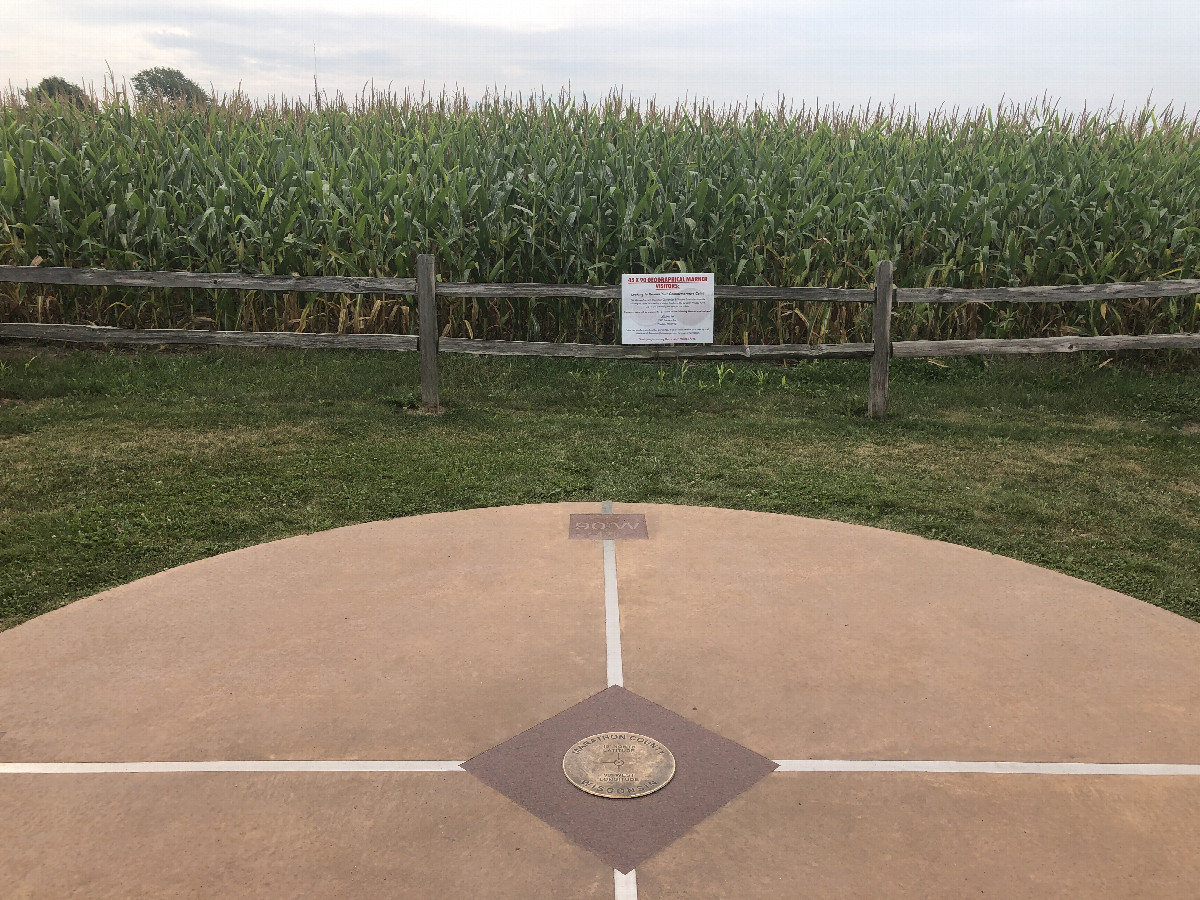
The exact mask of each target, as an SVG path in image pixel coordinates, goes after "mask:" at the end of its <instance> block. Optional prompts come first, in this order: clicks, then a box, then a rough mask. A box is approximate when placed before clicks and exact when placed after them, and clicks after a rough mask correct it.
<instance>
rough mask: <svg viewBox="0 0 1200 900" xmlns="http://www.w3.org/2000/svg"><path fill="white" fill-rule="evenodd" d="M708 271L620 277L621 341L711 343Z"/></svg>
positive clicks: (711, 304)
mask: <svg viewBox="0 0 1200 900" xmlns="http://www.w3.org/2000/svg"><path fill="white" fill-rule="evenodd" d="M715 286H716V279H715V278H714V277H713V275H712V274H711V273H706V274H699V275H697V274H687V273H684V274H682V275H622V276H621V343H622V344H711V343H712V342H713V308H714V306H715V305H716V304H715V302H714V299H713V288H714V287H715Z"/></svg>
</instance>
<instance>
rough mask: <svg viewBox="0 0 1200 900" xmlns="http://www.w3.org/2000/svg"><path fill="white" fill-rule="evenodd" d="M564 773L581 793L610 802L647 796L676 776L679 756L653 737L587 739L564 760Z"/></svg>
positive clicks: (627, 734) (612, 734) (620, 734)
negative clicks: (676, 758) (676, 760)
mask: <svg viewBox="0 0 1200 900" xmlns="http://www.w3.org/2000/svg"><path fill="white" fill-rule="evenodd" d="M563 774H564V775H566V776H567V780H568V781H570V782H571V784H573V785H575V787H577V788H579V789H580V790H581V791H586V792H587V793H589V794H595V795H596V796H597V797H605V798H607V799H609V800H629V799H631V798H633V797H645V796H646V795H647V794H653V793H654V792H655V791H657V790H660V789H661V788H662V787H663V785H665V784H666V783H667V782H668V781H670V780H671V778H672V777H673V776H674V775H675V757H674V755H672V753H671V751H670V750H668V749H667V748H666V747H664V746H663V745H662V744H661V743H660V742H658V741H656V740H654V739H653V738H649V737H646V735H644V734H634V733H633V732H631V731H606V732H604V733H603V734H593V735H592V736H591V737H585V738H584V739H583V740H582V741H579V742H578V743H576V744H575V745H573V746H572V747H571V749H570V750H568V751H567V753H566V755H565V756H564V757H563Z"/></svg>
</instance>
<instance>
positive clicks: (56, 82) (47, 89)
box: [23, 75, 96, 109]
mask: <svg viewBox="0 0 1200 900" xmlns="http://www.w3.org/2000/svg"><path fill="white" fill-rule="evenodd" d="M23 93H24V95H25V102H26V103H42V102H45V101H47V100H54V101H56V102H58V103H69V104H70V105H71V106H77V107H79V108H80V109H94V108H95V106H96V104H95V102H93V100H92V98H91V97H89V96H88V95H87V92H86V91H84V89H83V88H81V87H80V86H79V85H77V84H71V82H69V81H67V79H65V78H60V77H59V76H57V75H51V76H49V77H48V78H43V79H42V80H41V81H39V82H38V84H37V86H36V87H31V88H29V89H28V90H27V91H24V92H23Z"/></svg>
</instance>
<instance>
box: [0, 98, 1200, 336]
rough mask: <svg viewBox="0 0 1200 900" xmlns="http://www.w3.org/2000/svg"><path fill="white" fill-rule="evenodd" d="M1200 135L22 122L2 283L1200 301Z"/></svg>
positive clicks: (332, 301)
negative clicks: (528, 286) (670, 286)
mask: <svg viewBox="0 0 1200 900" xmlns="http://www.w3.org/2000/svg"><path fill="white" fill-rule="evenodd" d="M1198 134H1200V132H1198V127H1197V120H1196V119H1194V118H1193V119H1191V120H1187V119H1184V118H1181V117H1179V116H1177V115H1175V114H1173V113H1172V112H1171V111H1170V110H1169V109H1168V110H1166V111H1163V112H1161V113H1156V112H1155V111H1154V110H1152V109H1144V110H1141V111H1138V112H1135V113H1133V114H1124V113H1120V112H1118V113H1114V112H1113V111H1112V110H1107V111H1105V112H1104V113H1102V114H1090V113H1089V114H1082V115H1071V114H1065V113H1060V112H1059V111H1058V110H1057V109H1056V108H1055V107H1053V106H1052V105H1048V104H1045V103H1041V104H1030V105H1028V106H1024V107H1015V106H1010V107H1006V108H1003V109H1000V110H997V111H988V110H982V111H976V112H969V113H965V114H964V113H951V114H945V113H938V114H935V115H932V116H928V117H917V116H915V115H913V114H911V113H904V112H896V111H895V110H884V109H882V108H880V109H875V110H859V111H851V112H845V111H838V110H832V109H822V110H815V109H811V108H806V107H799V108H792V107H786V106H780V107H778V108H764V107H752V108H749V109H746V108H741V107H734V108H722V109H718V108H715V107H712V106H710V105H705V104H702V103H698V102H697V103H692V104H690V105H686V106H685V105H683V104H680V105H676V106H673V107H670V108H667V109H664V108H661V107H659V106H656V105H654V104H653V103H651V104H638V103H636V102H631V101H630V100H628V99H627V98H625V97H623V96H621V95H619V94H613V95H611V96H609V97H607V98H605V99H604V100H602V101H601V102H599V103H590V102H587V101H585V100H577V99H573V98H572V97H570V96H566V95H561V96H559V97H555V98H547V97H534V98H521V97H514V96H496V95H492V96H487V97H485V98H484V99H482V100H481V101H479V102H477V103H469V102H467V101H466V100H465V99H464V98H463V97H461V96H459V97H454V96H440V97H424V96H421V97H416V96H412V95H404V96H396V95H384V94H375V95H371V96H365V95H364V96H362V97H359V98H357V99H355V100H353V101H352V102H347V101H344V100H339V101H337V102H333V103H321V104H312V103H309V104H305V103H297V102H285V101H276V102H266V103H251V102H249V101H247V100H246V99H245V98H244V97H240V96H232V97H227V98H225V99H224V100H222V101H220V102H214V103H212V104H210V105H207V106H201V105H196V106H171V105H162V104H149V105H145V106H141V107H139V106H136V105H134V104H132V103H131V102H130V101H129V100H128V99H127V98H126V97H125V95H123V94H121V93H120V92H110V93H109V94H108V95H106V96H105V97H104V98H102V100H101V102H97V103H96V104H95V105H94V106H91V107H88V106H77V105H69V104H63V103H58V102H56V101H54V100H53V99H41V100H37V101H36V102H27V101H26V100H24V99H23V98H21V97H19V96H17V95H15V94H10V95H8V96H7V97H5V98H3V103H2V105H0V166H2V168H3V181H2V182H0V263H4V264H17V265H25V264H29V263H30V262H31V261H32V260H34V259H35V258H40V260H41V261H43V264H44V265H58V266H97V267H105V268H117V269H145V270H192V271H214V272H266V273H296V274H336V275H357V276H383V275H386V276H410V275H412V274H413V272H414V258H415V256H416V254H418V253H424V252H429V253H435V254H436V255H437V260H438V267H439V275H440V277H441V278H443V279H444V280H448V281H464V280H466V281H503V282H519V281H545V282H562V283H591V284H613V283H615V282H616V281H617V280H618V277H619V275H620V274H621V273H622V272H645V271H666V270H675V271H711V272H715V273H716V275H717V278H718V280H719V281H721V282H725V283H733V284H763V285H768V284H769V285H788V286H792V285H797V286H798V285H824V286H834V287H868V286H870V282H871V279H872V272H873V269H874V266H875V263H876V262H877V261H878V260H879V259H883V258H890V259H892V260H894V261H895V263H896V284H897V285H898V286H900V287H906V286H908V287H924V286H943V285H944V286H951V287H973V286H989V287H990V286H1004V285H1033V284H1071V283H1097V282H1106V281H1137V280H1151V279H1161V278H1180V277H1183V278H1187V277H1193V278H1194V277H1197V276H1198V275H1200V142H1198V140H1197V138H1198ZM0 291H3V294H2V300H0V318H5V319H10V320H41V321H67V322H97V323H103V324H113V325H117V324H119V325H126V326H131V325H136V326H159V327H164V326H198V327H222V328H245V329H289V330H310V331H343V332H345V331H356V332H357V331H399V332H411V331H413V330H415V324H416V322H415V314H414V312H413V309H412V307H413V304H412V302H411V300H410V299H409V298H403V297H372V296H355V297H351V296H344V297H341V296H307V295H294V294H265V295H261V294H255V293H252V292H245V293H235V292H230V291H223V292H200V291H179V290H156V291H144V290H142V291H139V290H124V289H99V290H98V289H86V290H85V289H68V288H54V289H51V288H48V287H40V286H21V287H17V286H14V285H5V286H0ZM443 316H444V323H445V333H446V334H452V335H456V336H463V337H475V338H509V339H533V340H573V341H612V340H615V335H616V310H615V308H614V304H613V303H612V302H609V301H603V302H601V301H580V300H524V301H522V300H503V301H500V300H494V301H493V300H488V301H485V300H455V301H453V302H448V303H446V304H445V308H444V311H443ZM895 327H896V331H895V333H896V336H897V337H898V338H940V337H975V336H995V337H1018V336H1039V335H1054V334H1105V333H1120V332H1139V333H1140V332H1151V331H1179V330H1190V331H1196V330H1200V309H1198V305H1197V301H1196V298H1195V297H1185V298H1170V299H1158V300H1142V301H1138V300H1130V301H1115V302H1109V303H1089V304H1063V305H1043V304H1029V305H1025V306H1013V305H996V306H984V305H978V304H971V305H963V306H947V305H936V306H935V305H929V306H903V307H901V308H900V309H899V310H898V311H897V317H896V326H895ZM716 331H717V340H718V341H719V342H730V343H742V342H762V343H775V342H812V343H819V342H830V341H842V340H869V339H870V338H869V333H870V308H869V307H867V306H864V305H858V306H855V305H845V304H815V303H749V302H746V303H742V302H736V303H724V302H723V303H720V304H718V320H717V326H716Z"/></svg>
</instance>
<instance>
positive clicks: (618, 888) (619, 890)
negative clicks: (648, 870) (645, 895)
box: [613, 869, 637, 900]
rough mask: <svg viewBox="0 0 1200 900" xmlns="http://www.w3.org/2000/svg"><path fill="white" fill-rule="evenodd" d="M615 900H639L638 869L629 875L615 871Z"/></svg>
mask: <svg viewBox="0 0 1200 900" xmlns="http://www.w3.org/2000/svg"><path fill="white" fill-rule="evenodd" d="M613 894H614V900H637V869H634V870H633V871H631V872H630V873H629V874H628V875H626V874H624V873H623V872H622V871H621V870H620V869H613Z"/></svg>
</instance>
